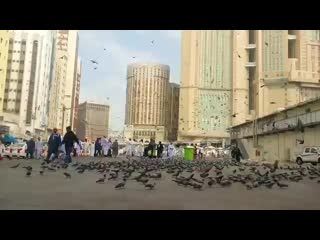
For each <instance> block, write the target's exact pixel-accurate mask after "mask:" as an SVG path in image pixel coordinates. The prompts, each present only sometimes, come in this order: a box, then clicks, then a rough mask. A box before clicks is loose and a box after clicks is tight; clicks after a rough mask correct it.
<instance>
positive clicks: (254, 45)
mask: <svg viewBox="0 0 320 240" xmlns="http://www.w3.org/2000/svg"><path fill="white" fill-rule="evenodd" d="M255 48H256V44H248V45H247V46H246V47H245V49H255Z"/></svg>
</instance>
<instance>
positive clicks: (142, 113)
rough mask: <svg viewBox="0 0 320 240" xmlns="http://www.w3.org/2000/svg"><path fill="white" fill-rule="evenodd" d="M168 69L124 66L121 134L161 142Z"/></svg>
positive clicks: (163, 136) (156, 66)
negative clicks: (125, 71) (123, 120)
mask: <svg viewBox="0 0 320 240" xmlns="http://www.w3.org/2000/svg"><path fill="white" fill-rule="evenodd" d="M169 77H170V68H169V66H167V65H162V64H131V65H129V66H128V69H127V99H126V112H125V125H126V127H125V137H126V138H127V139H128V138H132V139H136V140H140V139H144V140H150V138H154V139H155V140H156V141H164V140H165V135H166V129H165V128H166V121H167V120H166V115H167V104H168V87H169Z"/></svg>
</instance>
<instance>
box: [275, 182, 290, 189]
mask: <svg viewBox="0 0 320 240" xmlns="http://www.w3.org/2000/svg"><path fill="white" fill-rule="evenodd" d="M277 185H278V187H279V188H287V187H288V184H284V183H280V182H277Z"/></svg>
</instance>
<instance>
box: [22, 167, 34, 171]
mask: <svg viewBox="0 0 320 240" xmlns="http://www.w3.org/2000/svg"><path fill="white" fill-rule="evenodd" d="M23 168H25V169H27V170H28V171H31V170H32V167H31V166H27V167H23Z"/></svg>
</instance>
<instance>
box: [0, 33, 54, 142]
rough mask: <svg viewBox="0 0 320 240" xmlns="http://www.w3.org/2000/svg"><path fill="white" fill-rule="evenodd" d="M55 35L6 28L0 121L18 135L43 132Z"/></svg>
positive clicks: (42, 133)
mask: <svg viewBox="0 0 320 240" xmlns="http://www.w3.org/2000/svg"><path fill="white" fill-rule="evenodd" d="M54 35H55V31H51V30H10V31H9V36H10V40H9V50H8V62H7V69H6V71H7V74H6V82H5V94H4V100H3V116H4V118H3V121H2V122H1V123H2V124H3V125H5V126H7V127H9V128H10V133H11V134H13V135H15V136H17V137H26V136H30V135H36V136H44V134H45V132H46V128H47V120H48V119H47V115H48V95H49V85H50V81H51V70H52V69H51V61H52V48H53V45H54Z"/></svg>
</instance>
